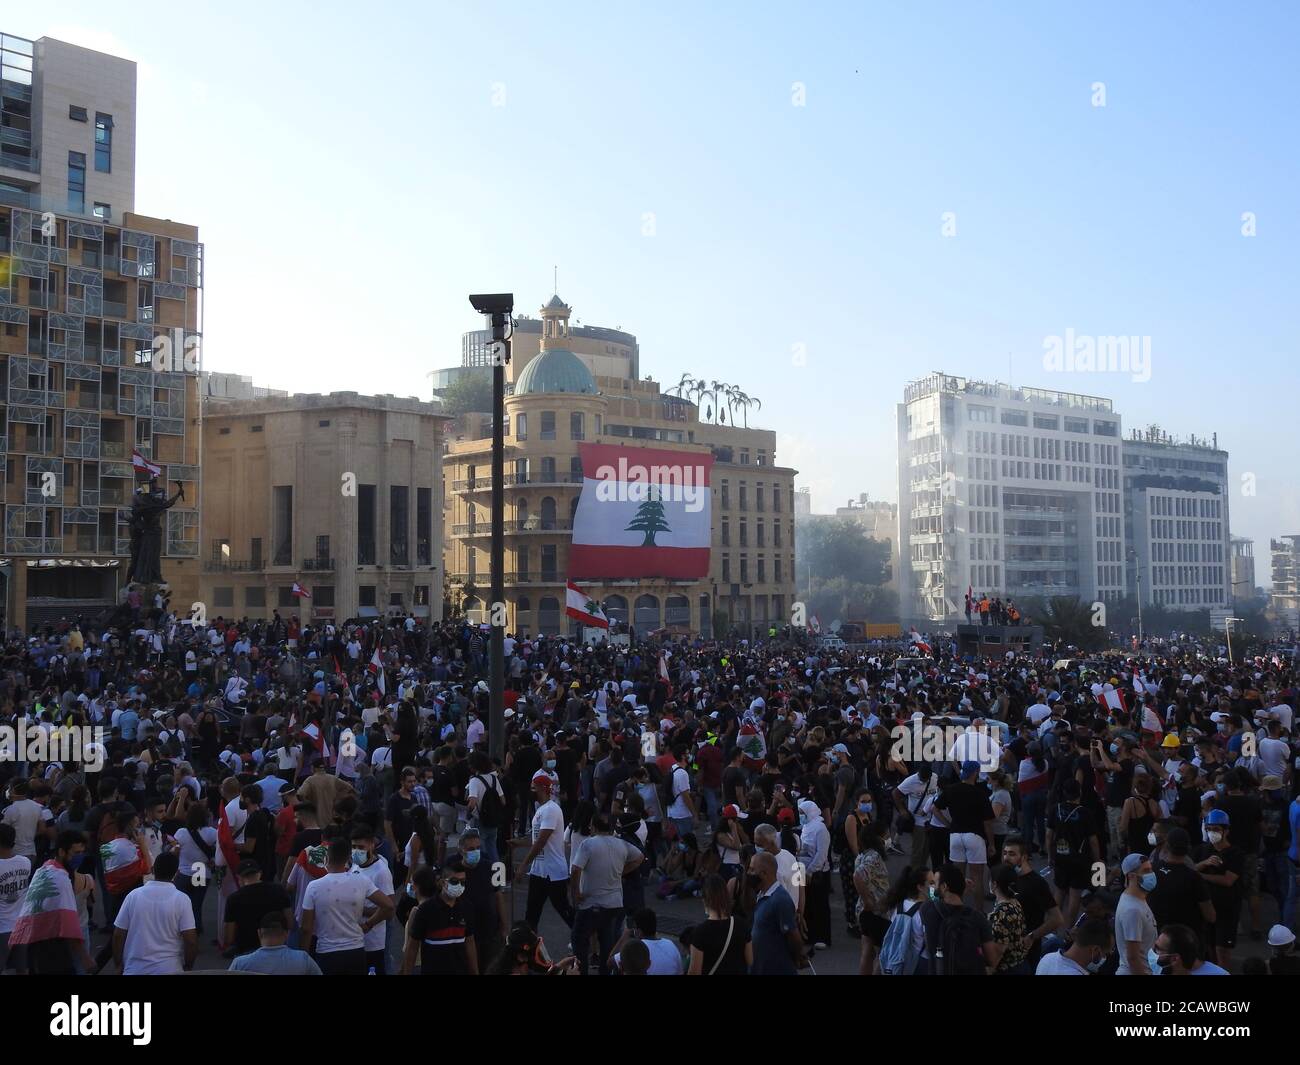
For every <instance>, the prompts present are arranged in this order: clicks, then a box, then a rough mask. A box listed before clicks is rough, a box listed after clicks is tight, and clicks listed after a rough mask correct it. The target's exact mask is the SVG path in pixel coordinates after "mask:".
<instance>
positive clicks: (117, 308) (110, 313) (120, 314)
mask: <svg viewBox="0 0 1300 1065" xmlns="http://www.w3.org/2000/svg"><path fill="white" fill-rule="evenodd" d="M103 306H104V317H105V318H123V319H125V318H126V304H125V303H118V302H117V301H116V300H104V304H103Z"/></svg>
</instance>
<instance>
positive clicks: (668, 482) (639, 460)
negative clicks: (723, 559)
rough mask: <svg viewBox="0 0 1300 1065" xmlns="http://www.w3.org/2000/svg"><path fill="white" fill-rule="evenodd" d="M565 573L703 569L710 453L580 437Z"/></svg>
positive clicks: (634, 574)
mask: <svg viewBox="0 0 1300 1065" xmlns="http://www.w3.org/2000/svg"><path fill="white" fill-rule="evenodd" d="M579 452H580V454H581V457H582V495H581V496H580V497H579V499H578V509H577V511H576V512H575V513H574V516H573V544H572V547H571V548H570V552H569V579H570V580H575V581H583V580H628V579H639V578H650V577H658V578H664V579H668V580H699V579H700V578H702V577H705V576H707V575H708V572H709V544H710V542H711V539H712V528H713V499H712V495H711V493H710V488H709V483H710V475H711V473H712V469H713V456H712V455H709V454H700V453H697V452H691V451H669V450H665V449H661V448H648V447H646V448H640V447H622V446H619V445H617V444H582V445H580V448H579Z"/></svg>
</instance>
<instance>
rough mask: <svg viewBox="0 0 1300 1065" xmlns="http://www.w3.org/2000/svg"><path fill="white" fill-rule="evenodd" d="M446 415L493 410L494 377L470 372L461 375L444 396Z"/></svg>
mask: <svg viewBox="0 0 1300 1065" xmlns="http://www.w3.org/2000/svg"><path fill="white" fill-rule="evenodd" d="M442 409H443V412H444V413H445V414H465V413H466V412H470V411H473V412H475V413H487V412H489V411H491V410H492V375H491V374H488V373H476V372H472V371H471V372H470V373H465V374H461V375H460V376H459V377H457V378H456V380H454V381H453V382H452V383H451V384H450V385H448V386H447V389H446V391H445V392H443V394H442Z"/></svg>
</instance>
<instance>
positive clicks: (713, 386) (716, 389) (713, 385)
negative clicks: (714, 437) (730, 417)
mask: <svg viewBox="0 0 1300 1065" xmlns="http://www.w3.org/2000/svg"><path fill="white" fill-rule="evenodd" d="M729 388H731V385H729V384H727V383H726V382H725V381H710V382H709V392H710V394H711V395H712V397H713V402H714V403H715V404H717V407H718V416H717V419H716V420H717V421H718V422H720V423H723V424H725V423H726V419H725V418H724V417H723V416H722V405H723V403H725V402H726V398H727V390H728V389H729Z"/></svg>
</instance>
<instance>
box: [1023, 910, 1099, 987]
mask: <svg viewBox="0 0 1300 1065" xmlns="http://www.w3.org/2000/svg"><path fill="white" fill-rule="evenodd" d="M1113 940H1114V937H1113V936H1112V935H1111V931H1110V925H1109V924H1107V923H1106V920H1105V918H1102V917H1087V918H1085V919H1084V920H1083V923H1082V924H1080V925H1079V926H1078V927H1077V928H1075V930H1074V933H1073V938H1072V939H1071V942H1070V945H1069V946H1067V947H1065V948H1064V949H1062V950H1059V951H1053V952H1051V953H1049V954H1044V955H1043V957H1042V958H1041V959H1040V960H1039V962H1038V967H1037V969H1036V970H1035V972H1034V975H1035V976H1089V975H1092V974H1093V973H1095V972H1097V970H1098V969H1100V968H1101V967H1102V965H1103V964H1104V963H1105V961H1106V956H1107V955H1108V954H1110V948H1111V943H1112V942H1113Z"/></svg>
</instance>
